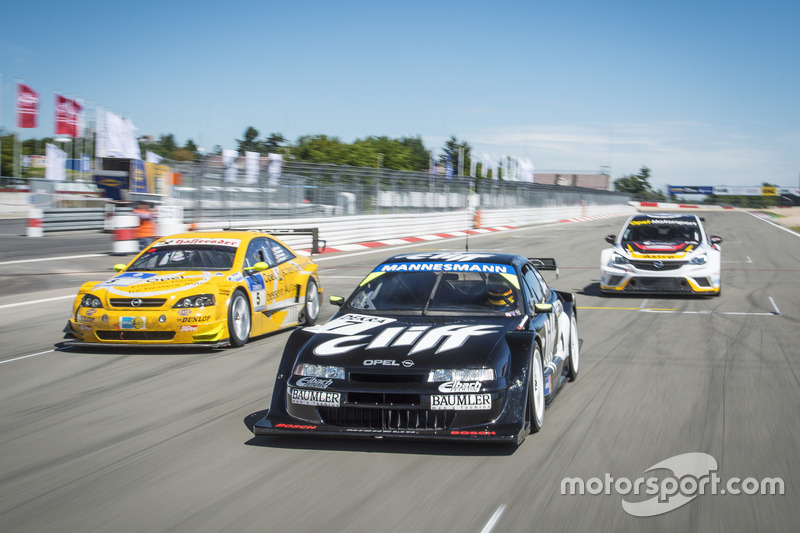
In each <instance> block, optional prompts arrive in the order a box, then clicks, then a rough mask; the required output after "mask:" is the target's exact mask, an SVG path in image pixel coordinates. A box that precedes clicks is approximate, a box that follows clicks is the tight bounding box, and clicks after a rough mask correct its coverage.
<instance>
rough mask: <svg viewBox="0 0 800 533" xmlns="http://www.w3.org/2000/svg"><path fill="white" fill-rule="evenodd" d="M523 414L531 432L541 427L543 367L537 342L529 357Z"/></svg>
mask: <svg viewBox="0 0 800 533" xmlns="http://www.w3.org/2000/svg"><path fill="white" fill-rule="evenodd" d="M525 415H526V416H525V421H526V422H527V423H528V424H529V426H530V429H531V433H536V432H538V431H539V430H540V429H542V425H543V424H544V367H543V366H542V352H541V351H540V350H539V345H538V344H537V345H536V347H535V348H534V349H533V357H531V371H530V379H529V380H528V401H527V405H526V406H525Z"/></svg>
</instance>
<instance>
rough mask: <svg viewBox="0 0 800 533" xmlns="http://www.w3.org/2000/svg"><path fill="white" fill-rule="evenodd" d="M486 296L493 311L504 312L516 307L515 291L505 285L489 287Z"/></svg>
mask: <svg viewBox="0 0 800 533" xmlns="http://www.w3.org/2000/svg"><path fill="white" fill-rule="evenodd" d="M486 296H487V298H486V304H487V305H488V306H489V307H491V308H492V309H495V310H498V311H502V310H504V309H508V308H510V307H513V306H514V291H512V290H511V287H509V286H508V285H506V284H504V283H492V284H491V285H489V287H488V288H487V291H486Z"/></svg>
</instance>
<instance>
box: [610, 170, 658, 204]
mask: <svg viewBox="0 0 800 533" xmlns="http://www.w3.org/2000/svg"><path fill="white" fill-rule="evenodd" d="M614 190H616V191H619V192H624V193H628V194H630V195H631V196H632V197H634V198H639V199H642V200H664V199H666V196H665V195H664V193H663V192H661V191H656V190H655V189H653V186H652V185H650V169H649V168H647V167H646V166H642V168H641V169H639V173H638V174H628V175H627V176H623V177H621V178H618V179H616V180H614Z"/></svg>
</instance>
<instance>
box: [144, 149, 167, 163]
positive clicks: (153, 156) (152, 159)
mask: <svg viewBox="0 0 800 533" xmlns="http://www.w3.org/2000/svg"><path fill="white" fill-rule="evenodd" d="M145 157H146V158H147V159H146V161H147V162H148V163H155V164H156V165H158V164H159V163H161V160H162V159H164V158H163V157H161V156H160V155H158V154H157V153H155V152H147V154H146V156H145Z"/></svg>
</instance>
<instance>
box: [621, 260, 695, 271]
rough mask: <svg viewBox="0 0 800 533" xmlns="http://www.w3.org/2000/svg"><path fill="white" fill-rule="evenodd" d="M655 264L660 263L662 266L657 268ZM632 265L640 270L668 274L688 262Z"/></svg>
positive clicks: (636, 263)
mask: <svg viewBox="0 0 800 533" xmlns="http://www.w3.org/2000/svg"><path fill="white" fill-rule="evenodd" d="M655 263H660V264H661V266H656V265H655ZM631 264H632V265H633V266H635V267H636V268H638V269H639V270H651V271H654V272H666V271H669V270H678V269H679V268H681V267H682V266H683V265H685V264H686V261H631Z"/></svg>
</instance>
